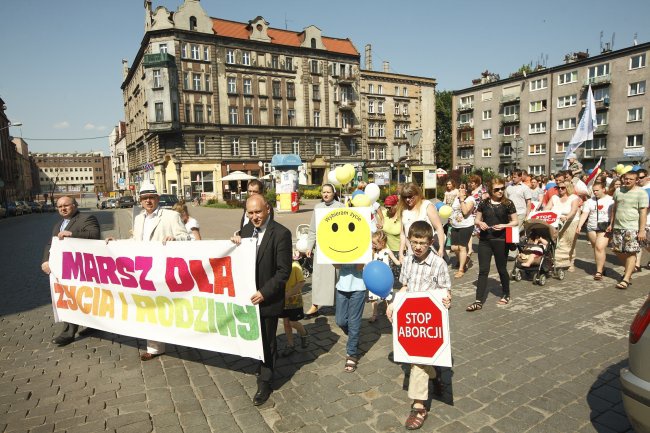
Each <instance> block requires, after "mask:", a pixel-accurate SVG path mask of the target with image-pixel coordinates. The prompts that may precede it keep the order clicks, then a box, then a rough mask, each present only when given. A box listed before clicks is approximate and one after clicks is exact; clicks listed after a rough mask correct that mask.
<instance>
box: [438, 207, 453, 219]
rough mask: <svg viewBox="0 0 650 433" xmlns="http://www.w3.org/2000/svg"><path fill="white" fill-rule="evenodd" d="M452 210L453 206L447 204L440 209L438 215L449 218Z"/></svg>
mask: <svg viewBox="0 0 650 433" xmlns="http://www.w3.org/2000/svg"><path fill="white" fill-rule="evenodd" d="M451 212H452V209H451V206H449V205H447V204H446V205H444V206H442V207H441V208H440V209H439V210H438V215H440V218H449V217H450V216H451Z"/></svg>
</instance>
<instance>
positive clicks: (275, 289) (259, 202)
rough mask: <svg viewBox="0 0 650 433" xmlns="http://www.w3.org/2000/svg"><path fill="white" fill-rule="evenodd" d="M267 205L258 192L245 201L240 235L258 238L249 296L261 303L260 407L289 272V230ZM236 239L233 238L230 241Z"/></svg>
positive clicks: (268, 383) (255, 401)
mask: <svg viewBox="0 0 650 433" xmlns="http://www.w3.org/2000/svg"><path fill="white" fill-rule="evenodd" d="M270 213H271V210H270V206H269V204H268V203H267V201H266V200H265V199H264V197H263V196H262V195H261V194H254V195H252V196H250V197H249V198H248V200H246V214H247V216H248V219H249V222H248V223H247V224H246V225H245V226H244V227H243V228H242V230H241V237H242V238H256V239H257V255H256V266H255V285H256V287H257V292H255V294H254V295H253V296H252V297H251V302H252V303H253V304H254V305H259V306H260V319H261V320H260V322H261V323H260V325H261V328H262V329H261V332H262V347H263V348H264V362H263V363H262V364H261V366H260V370H259V371H260V373H259V376H258V378H257V393H256V394H255V397H254V398H253V404H254V405H255V406H259V405H261V404H263V403H264V402H266V400H268V398H269V396H270V395H271V381H272V379H273V369H274V366H275V359H276V357H277V341H276V338H275V334H276V331H277V328H278V318H279V316H280V314H281V313H282V310H283V308H284V288H285V285H286V283H287V280H288V279H289V275H290V274H291V256H292V251H291V232H290V231H289V230H288V229H287V228H286V227H284V226H283V225H281V224H278V223H277V222H275V221H274V220H273V219H271V218H270ZM237 241H238V239H236V238H235V237H233V242H235V243H239V242H237Z"/></svg>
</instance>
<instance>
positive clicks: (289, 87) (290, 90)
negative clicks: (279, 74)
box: [287, 81, 296, 99]
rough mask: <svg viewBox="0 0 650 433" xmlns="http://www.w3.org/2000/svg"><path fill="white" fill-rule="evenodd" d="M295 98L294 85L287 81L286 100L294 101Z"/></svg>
mask: <svg viewBox="0 0 650 433" xmlns="http://www.w3.org/2000/svg"><path fill="white" fill-rule="evenodd" d="M295 97H296V85H295V84H294V83H293V82H291V81H288V82H287V98H292V99H295Z"/></svg>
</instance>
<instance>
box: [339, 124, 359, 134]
mask: <svg viewBox="0 0 650 433" xmlns="http://www.w3.org/2000/svg"><path fill="white" fill-rule="evenodd" d="M358 133H359V127H358V126H344V127H343V128H341V135H357V134H358Z"/></svg>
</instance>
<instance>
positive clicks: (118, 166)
mask: <svg viewBox="0 0 650 433" xmlns="http://www.w3.org/2000/svg"><path fill="white" fill-rule="evenodd" d="M108 146H109V149H110V153H111V156H110V161H111V173H112V185H111V190H112V191H116V192H118V193H119V194H120V195H124V194H125V193H126V191H130V183H129V162H128V154H127V152H126V123H125V122H119V123H118V125H117V126H116V127H115V128H113V130H112V131H111V133H110V134H109V135H108Z"/></svg>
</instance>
